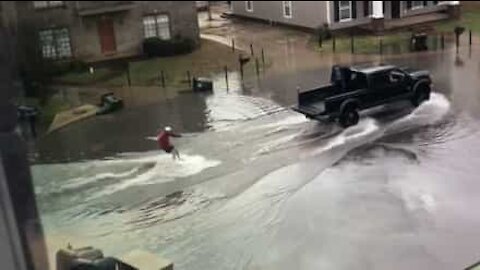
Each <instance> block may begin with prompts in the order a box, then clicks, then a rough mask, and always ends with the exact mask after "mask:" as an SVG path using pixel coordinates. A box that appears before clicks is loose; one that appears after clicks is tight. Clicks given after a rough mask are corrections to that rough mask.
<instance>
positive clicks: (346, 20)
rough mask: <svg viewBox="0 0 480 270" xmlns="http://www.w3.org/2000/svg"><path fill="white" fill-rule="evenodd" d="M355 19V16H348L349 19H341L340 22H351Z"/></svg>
mask: <svg viewBox="0 0 480 270" xmlns="http://www.w3.org/2000/svg"><path fill="white" fill-rule="evenodd" d="M351 21H353V18H348V19H340V20H338V22H341V23H344V22H351Z"/></svg>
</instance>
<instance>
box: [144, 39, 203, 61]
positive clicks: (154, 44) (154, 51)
mask: <svg viewBox="0 0 480 270" xmlns="http://www.w3.org/2000/svg"><path fill="white" fill-rule="evenodd" d="M194 49H195V42H193V40H191V39H188V38H175V39H172V40H162V39H159V38H157V37H153V38H147V39H145V40H144V41H143V53H144V54H145V55H146V56H148V57H162V56H173V55H178V54H185V53H190V52H192V51H193V50H194Z"/></svg>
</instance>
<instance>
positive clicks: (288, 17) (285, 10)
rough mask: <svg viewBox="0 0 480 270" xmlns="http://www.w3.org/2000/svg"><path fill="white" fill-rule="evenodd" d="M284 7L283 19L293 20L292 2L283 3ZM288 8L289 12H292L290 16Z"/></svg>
mask: <svg viewBox="0 0 480 270" xmlns="http://www.w3.org/2000/svg"><path fill="white" fill-rule="evenodd" d="M282 7H283V17H285V18H287V19H291V18H292V17H293V10H292V1H282ZM287 7H288V10H289V11H290V14H287Z"/></svg>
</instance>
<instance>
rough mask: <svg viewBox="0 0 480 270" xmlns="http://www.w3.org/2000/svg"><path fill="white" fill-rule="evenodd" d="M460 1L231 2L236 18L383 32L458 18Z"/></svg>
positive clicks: (313, 27) (334, 28)
mask: <svg viewBox="0 0 480 270" xmlns="http://www.w3.org/2000/svg"><path fill="white" fill-rule="evenodd" d="M459 4H460V2H459V1H232V2H231V11H232V14H233V15H234V16H238V17H245V18H251V19H257V20H262V21H267V22H271V23H280V24H285V25H291V26H296V27H301V28H307V29H315V28H317V27H320V26H323V25H328V27H329V28H330V29H332V30H339V29H348V28H352V27H363V28H371V29H373V30H383V29H385V28H390V27H391V28H393V27H394V26H406V25H409V24H417V23H424V22H428V21H433V20H440V19H446V18H448V17H452V16H458V11H459Z"/></svg>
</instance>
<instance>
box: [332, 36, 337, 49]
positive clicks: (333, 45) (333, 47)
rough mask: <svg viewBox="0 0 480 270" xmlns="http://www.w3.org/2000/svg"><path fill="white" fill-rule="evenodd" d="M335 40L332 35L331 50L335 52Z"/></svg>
mask: <svg viewBox="0 0 480 270" xmlns="http://www.w3.org/2000/svg"><path fill="white" fill-rule="evenodd" d="M336 43H337V42H336V41H335V36H332V50H333V52H335V50H336V47H337V44H336Z"/></svg>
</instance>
